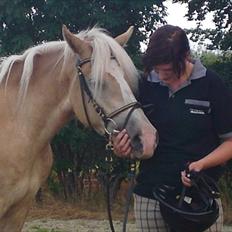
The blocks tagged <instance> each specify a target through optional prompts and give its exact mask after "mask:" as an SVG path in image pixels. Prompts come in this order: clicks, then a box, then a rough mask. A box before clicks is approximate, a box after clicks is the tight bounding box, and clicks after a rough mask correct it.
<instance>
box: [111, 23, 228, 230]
mask: <svg viewBox="0 0 232 232" xmlns="http://www.w3.org/2000/svg"><path fill="white" fill-rule="evenodd" d="M143 64H144V70H145V75H144V77H143V81H142V83H141V85H140V93H139V95H140V99H139V100H140V102H141V103H142V104H145V105H146V104H153V111H152V113H147V117H148V118H149V120H150V121H151V122H152V124H153V125H154V126H155V127H156V129H157V130H158V134H159V145H158V147H157V149H156V150H155V152H154V155H153V157H152V158H150V159H147V160H141V162H140V168H139V174H138V177H137V184H136V186H135V190H134V198H135V207H134V209H135V217H136V224H137V227H138V229H139V230H140V231H143V232H145V231H151V232H153V231H154V232H155V231H159V232H167V231H170V228H168V226H167V225H166V223H165V222H164V220H163V219H162V216H161V214H160V209H159V204H158V202H157V201H156V200H155V199H154V197H153V194H152V189H153V187H154V186H157V185H159V184H172V185H173V184H174V185H179V184H180V183H181V182H182V183H183V184H184V185H185V186H191V180H190V179H189V178H187V177H186V173H185V172H184V171H183V170H184V169H185V166H186V163H188V162H190V165H189V170H190V171H196V172H199V171H203V170H204V171H205V172H206V173H207V174H208V175H209V176H211V177H212V178H213V179H214V180H216V181H218V179H219V177H220V176H221V174H222V171H223V165H224V164H225V162H226V161H228V160H229V159H231V158H232V96H231V93H230V92H229V91H228V89H227V88H226V87H225V86H224V84H223V83H222V81H221V80H220V78H219V77H218V76H217V75H216V74H215V73H213V72H211V71H210V70H208V69H206V68H205V67H204V66H203V65H202V64H201V62H200V61H199V60H192V59H191V57H190V47H189V41H188V38H187V36H186V33H185V32H184V31H183V30H182V29H181V28H179V27H176V26H171V25H165V26H162V27H160V28H159V29H157V30H156V31H155V32H154V34H153V35H152V36H151V38H150V41H149V45H148V48H147V51H146V53H145V56H144V58H143ZM145 113H146V112H145ZM131 149H132V148H131V144H130V138H129V137H128V134H127V133H126V130H123V131H121V132H120V133H119V134H118V135H117V136H116V137H115V138H114V151H115V153H116V154H117V155H118V156H120V157H124V158H126V157H130V152H131ZM219 206H220V216H219V218H218V219H217V221H216V223H215V224H214V225H213V226H212V227H211V228H210V230H207V231H210V232H221V231H222V226H223V213H222V207H221V202H220V200H219Z"/></svg>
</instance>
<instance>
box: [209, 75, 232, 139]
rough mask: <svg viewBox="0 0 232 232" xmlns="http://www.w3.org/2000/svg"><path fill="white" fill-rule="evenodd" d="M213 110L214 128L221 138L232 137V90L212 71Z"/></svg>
mask: <svg viewBox="0 0 232 232" xmlns="http://www.w3.org/2000/svg"><path fill="white" fill-rule="evenodd" d="M210 78H211V86H210V88H211V91H210V92H211V110H212V117H213V124H214V128H215V129H216V132H217V134H218V136H219V138H220V139H223V140H224V139H228V138H232V91H231V90H230V89H229V88H228V87H227V86H226V85H225V84H224V83H223V81H222V80H221V79H220V77H218V76H217V75H216V74H214V73H211V75H210Z"/></svg>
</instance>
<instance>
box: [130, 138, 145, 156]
mask: <svg viewBox="0 0 232 232" xmlns="http://www.w3.org/2000/svg"><path fill="white" fill-rule="evenodd" d="M131 144H132V147H133V149H134V150H136V151H141V152H142V151H143V144H142V142H141V139H140V137H139V135H136V136H134V137H133V139H132V140H131Z"/></svg>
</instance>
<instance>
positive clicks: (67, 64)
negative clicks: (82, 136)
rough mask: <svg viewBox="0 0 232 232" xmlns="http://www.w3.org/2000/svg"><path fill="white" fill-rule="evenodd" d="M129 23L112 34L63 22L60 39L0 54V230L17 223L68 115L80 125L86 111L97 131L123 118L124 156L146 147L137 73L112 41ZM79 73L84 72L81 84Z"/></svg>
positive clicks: (150, 141) (141, 153)
mask: <svg viewBox="0 0 232 232" xmlns="http://www.w3.org/2000/svg"><path fill="white" fill-rule="evenodd" d="M132 31H133V29H132V28H129V30H128V31H127V32H125V33H124V34H122V35H120V36H118V37H117V38H116V39H115V40H114V39H113V38H111V37H110V36H108V35H107V34H106V33H105V32H104V30H102V29H99V28H92V29H90V30H87V31H82V32H80V33H79V34H78V35H74V34H72V33H71V32H70V31H69V30H68V29H67V28H66V27H65V26H63V36H64V39H65V41H56V42H48V43H44V44H41V45H38V46H35V47H32V48H29V49H28V50H26V51H25V52H24V53H23V54H22V55H13V56H10V57H8V58H7V59H5V60H4V61H3V63H2V65H1V69H0V81H1V85H0V128H1V130H0V179H1V187H0V231H1V232H17V231H21V229H22V227H23V223H24V220H25V218H26V215H27V212H28V210H29V208H30V206H31V203H32V201H33V198H34V196H35V194H36V192H37V191H38V189H39V187H40V186H41V183H42V182H43V181H44V180H46V178H47V177H48V175H49V171H50V168H51V165H52V156H53V155H52V151H51V147H50V145H49V142H50V141H51V139H52V138H53V136H54V135H55V134H56V133H57V131H58V130H59V129H60V128H61V127H62V126H64V124H65V123H67V122H68V121H69V120H70V119H71V118H73V117H74V116H76V117H77V118H78V119H79V120H80V121H81V122H82V123H84V124H85V125H87V126H88V122H87V115H88V117H89V121H90V122H91V125H92V127H93V128H94V129H95V130H96V131H97V132H99V133H100V134H104V133H105V131H107V132H108V134H110V135H111V132H110V131H112V130H114V129H117V130H119V129H122V128H123V125H124V126H125V127H126V129H127V131H128V134H129V136H130V137H131V142H132V145H133V151H132V156H135V157H139V158H148V157H150V156H151V155H152V154H153V150H154V148H155V147H156V130H155V128H154V127H152V125H151V124H150V123H149V121H148V120H147V118H146V117H145V115H144V113H143V111H142V110H141V109H140V108H137V104H136V103H135V102H136V100H135V97H134V95H133V93H132V90H134V89H135V88H136V86H137V81H138V73H137V71H136V68H135V67H134V65H133V63H132V61H131V60H130V58H129V56H128V55H127V53H126V52H125V50H124V49H123V48H122V46H120V44H121V45H124V44H125V43H126V42H127V41H128V39H129V37H130V36H131V33H132ZM76 63H79V64H80V65H79V66H76ZM79 77H82V78H85V80H84V81H85V84H84V86H82V85H81V84H80V83H81V81H80V79H78V78H79ZM82 88H84V90H83V89H82ZM86 88H87V89H86ZM81 89H82V91H81ZM87 92H88V93H87ZM89 94H90V95H92V98H93V99H92V100H91V99H89V98H90V96H89ZM89 101H90V102H89ZM98 104H99V105H98ZM99 108H100V112H99ZM103 109H104V112H102V111H103ZM132 111H133V112H132ZM112 112H114V113H112ZM90 116H91V117H90ZM125 121H127V122H126V123H125Z"/></svg>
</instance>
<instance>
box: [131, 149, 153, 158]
mask: <svg viewBox="0 0 232 232" xmlns="http://www.w3.org/2000/svg"><path fill="white" fill-rule="evenodd" d="M153 154H154V153H151V154H143V150H134V149H132V152H131V158H132V159H140V160H141V159H150V158H151V157H152V156H153Z"/></svg>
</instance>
